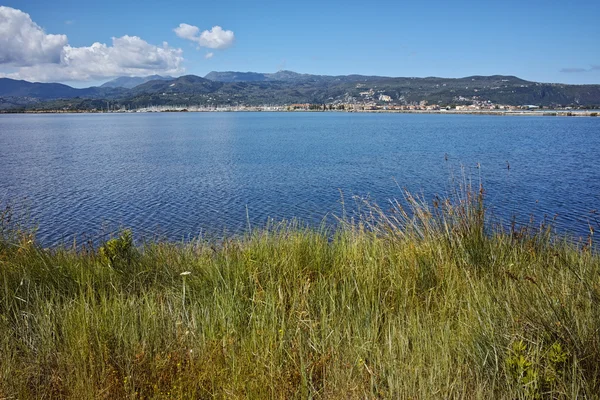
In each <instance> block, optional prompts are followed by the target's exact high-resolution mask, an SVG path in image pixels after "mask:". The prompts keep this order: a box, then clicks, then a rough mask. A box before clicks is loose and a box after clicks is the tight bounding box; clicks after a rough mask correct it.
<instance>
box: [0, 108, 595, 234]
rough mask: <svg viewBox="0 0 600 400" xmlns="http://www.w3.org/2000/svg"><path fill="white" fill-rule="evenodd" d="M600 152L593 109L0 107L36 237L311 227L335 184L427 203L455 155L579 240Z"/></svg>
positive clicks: (348, 191) (9, 194)
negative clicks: (529, 112)
mask: <svg viewBox="0 0 600 400" xmlns="http://www.w3.org/2000/svg"><path fill="white" fill-rule="evenodd" d="M598 149H600V118H597V119H596V118H561V117H500V116H470V115H416V114H347V113H177V114H168V113H163V114H89V115H2V116H0V202H7V201H11V202H13V203H17V204H23V205H25V206H26V207H27V209H28V210H29V213H30V216H31V217H32V218H33V220H34V221H35V222H36V223H37V224H38V226H39V231H38V238H39V239H41V241H42V243H44V244H47V245H51V244H56V243H60V242H63V241H71V240H73V235H75V234H77V235H82V234H86V235H88V236H89V237H91V238H98V237H103V236H101V235H102V234H103V233H106V232H111V231H114V230H116V229H118V228H119V227H130V228H133V230H134V232H135V233H136V234H138V235H142V236H146V237H149V236H152V235H155V234H158V235H160V236H162V237H166V238H169V239H171V240H180V239H189V238H193V237H197V236H198V235H200V234H202V235H211V236H214V235H217V236H222V235H223V233H228V234H232V233H239V232H241V231H243V230H244V229H245V227H247V225H248V219H247V216H248V217H249V221H250V223H251V224H252V225H254V226H264V224H265V223H266V221H267V219H268V218H274V219H275V220H280V219H283V218H294V217H295V218H298V219H300V220H303V221H305V222H308V223H311V224H318V223H319V222H320V221H321V220H322V219H323V217H325V216H326V215H328V214H329V215H330V214H331V213H333V214H337V215H339V214H341V209H342V207H341V201H340V200H341V195H340V193H343V194H344V198H345V200H346V207H347V208H348V207H351V205H352V201H351V200H350V199H352V196H360V197H365V196H370V197H371V198H372V199H374V200H376V201H377V202H378V203H379V204H381V205H383V206H384V208H385V204H386V202H387V200H389V199H390V198H400V197H402V190H401V188H404V187H405V188H407V189H408V190H411V191H413V192H420V193H423V194H424V196H425V197H426V198H428V199H430V198H431V196H433V194H435V193H438V194H445V193H447V192H448V190H450V189H451V184H450V183H449V180H450V176H451V174H452V173H454V174H455V175H456V174H458V173H460V165H463V166H464V169H465V172H466V173H467V175H470V176H471V177H473V179H476V180H477V179H479V177H481V179H482V181H483V183H484V186H485V188H486V190H487V198H488V205H490V206H491V207H492V209H493V212H494V215H496V216H497V217H498V218H502V219H504V220H508V219H509V218H510V216H512V215H516V216H517V218H518V219H519V220H521V221H527V220H528V219H529V217H530V215H534V216H535V217H536V218H537V219H538V220H539V219H541V218H542V217H543V216H544V215H548V216H550V217H552V216H554V215H555V214H558V216H557V219H556V226H557V229H559V230H561V231H566V232H569V233H571V234H573V235H576V236H586V235H587V234H588V232H589V228H588V223H591V224H592V225H596V226H597V220H595V219H594V214H590V211H591V210H593V209H600V155H599V153H598ZM446 155H447V158H448V161H446ZM507 162H508V163H509V164H510V169H508V168H507ZM477 163H479V164H480V166H481V167H480V169H477V168H476V165H477ZM596 218H597V217H596ZM328 220H329V221H332V222H333V219H332V218H331V217H329V219H328ZM78 237H81V236H78Z"/></svg>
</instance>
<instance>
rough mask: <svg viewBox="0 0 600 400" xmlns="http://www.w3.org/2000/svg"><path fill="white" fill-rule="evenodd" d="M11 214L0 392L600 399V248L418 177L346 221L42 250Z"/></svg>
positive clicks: (2, 292) (0, 224)
mask: <svg viewBox="0 0 600 400" xmlns="http://www.w3.org/2000/svg"><path fill="white" fill-rule="evenodd" d="M10 214H11V213H10V212H9V211H7V212H5V213H4V214H2V215H1V217H0V233H1V236H0V354H1V356H0V398H77V399H86V398H90V399H92V398H93V399H97V398H106V399H113V398H115V399H116V398H227V399H232V398H281V399H289V398H302V399H306V398H344V399H352V398H357V399H359V398H360V399H364V398H422V399H429V398H440V399H441V398H443V399H446V398H481V399H489V398H506V399H515V398H578V397H582V398H598V393H600V363H599V362H598V360H600V335H599V334H598V332H599V329H600V257H599V256H598V254H597V252H595V251H594V248H593V245H591V246H590V245H583V244H582V243H573V242H571V241H568V240H566V239H564V238H562V237H560V236H558V235H556V234H554V233H552V231H551V229H549V228H547V227H545V228H541V229H540V228H536V229H533V228H532V227H528V228H527V229H520V230H517V229H504V228H502V227H500V226H496V225H494V224H493V223H491V222H490V221H489V218H488V216H487V214H486V208H485V201H484V191H483V189H482V188H481V187H480V186H477V187H474V188H473V187H471V186H470V185H465V186H464V187H461V188H459V190H457V191H456V192H455V193H454V194H453V195H452V196H450V197H449V198H444V199H441V198H436V199H434V201H433V202H427V201H424V200H423V199H422V198H420V197H418V196H413V195H411V194H409V193H406V195H405V198H404V200H403V201H402V202H394V203H393V204H392V209H391V210H383V209H382V208H380V207H377V206H375V205H373V204H367V206H366V207H364V208H363V213H362V217H361V218H357V219H354V220H349V219H344V220H342V221H340V223H339V224H337V226H336V227H335V228H327V227H326V226H323V227H320V228H310V227H306V226H303V225H302V224H299V223H297V222H281V223H279V224H271V225H269V226H267V227H265V228H262V229H255V230H253V231H251V232H249V233H248V234H246V235H244V236H240V237H233V238H225V239H223V240H221V241H219V242H218V243H217V242H214V241H203V240H197V241H193V242H189V243H168V242H160V241H155V242H148V243H144V244H143V245H141V246H137V247H136V246H134V244H133V241H132V240H131V233H130V232H127V231H125V232H122V233H121V234H120V235H119V236H118V237H116V238H114V239H112V240H110V241H108V242H106V243H104V244H103V245H102V246H101V247H100V248H91V247H84V248H67V247H57V248H52V249H45V248H42V247H41V246H40V245H39V244H38V243H37V242H36V241H35V238H34V236H33V235H32V232H31V231H29V230H27V229H24V228H23V226H21V225H18V224H16V225H15V223H14V221H12V220H11V219H10Z"/></svg>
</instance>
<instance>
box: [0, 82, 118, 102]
mask: <svg viewBox="0 0 600 400" xmlns="http://www.w3.org/2000/svg"><path fill="white" fill-rule="evenodd" d="M124 91H126V89H122V88H100V87H89V88H83V89H76V88H73V87H71V86H68V85H63V84H61V83H39V82H27V81H22V80H14V79H9V78H0V109H10V108H15V107H25V106H28V105H31V104H37V103H40V102H44V101H48V100H56V99H74V98H86V99H107V98H108V99H111V98H115V97H118V96H121V95H122V94H123V93H124Z"/></svg>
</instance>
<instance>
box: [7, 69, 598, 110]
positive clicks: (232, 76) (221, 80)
mask: <svg viewBox="0 0 600 400" xmlns="http://www.w3.org/2000/svg"><path fill="white" fill-rule="evenodd" d="M153 78H156V79H153ZM136 79H142V80H146V79H150V80H148V81H146V82H143V83H141V84H138V85H136V86H134V87H132V88H124V87H111V86H110V85H113V84H114V85H128V86H131V85H134V84H135V83H136V81H135V80H136ZM111 82H112V83H110V82H107V84H110V85H108V86H106V85H107V84H104V85H103V86H102V87H91V88H85V89H75V88H72V87H70V86H67V85H62V84H57V83H31V82H26V81H16V80H12V79H7V78H3V79H0V109H11V108H23V107H25V108H34V109H55V108H64V107H74V108H76V109H93V108H96V109H98V108H103V107H105V106H106V105H104V106H102V104H103V102H104V104H105V103H106V102H107V101H108V102H110V104H111V105H112V107H127V108H136V107H144V106H148V105H212V106H215V105H265V104H270V105H285V104H293V103H313V104H325V103H328V104H331V103H365V102H370V103H379V104H384V103H383V100H382V99H386V100H387V101H386V102H385V104H411V103H417V102H420V101H423V100H425V101H428V102H429V103H430V104H432V103H435V104H442V105H447V104H468V103H469V102H473V101H490V102H492V103H495V104H509V105H526V104H527V105H529V104H534V105H541V106H561V105H562V106H566V105H575V106H600V85H565V84H556V83H539V82H530V81H526V80H523V79H520V78H517V77H515V76H503V75H493V76H469V77H465V78H456V79H454V78H438V77H427V78H407V77H397V78H393V77H384V76H364V75H343V76H327V75H310V74H299V73H296V72H292V71H279V72H276V73H257V72H233V71H228V72H211V73H209V74H207V75H206V77H204V78H202V77H199V76H195V75H186V76H181V77H179V78H169V77H162V76H156V75H155V76H150V77H144V78H118V79H116V80H113V81H111ZM59 99H61V100H60V101H58V100H59ZM75 99H79V100H77V101H75ZM99 105H100V106H101V107H100V106H99Z"/></svg>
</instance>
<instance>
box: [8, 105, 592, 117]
mask: <svg viewBox="0 0 600 400" xmlns="http://www.w3.org/2000/svg"><path fill="white" fill-rule="evenodd" d="M188 112H190V113H225V112H233V113H238V112H252V113H254V112H267V113H268V112H272V113H358V114H363V113H364V114H368V113H370V114H443V115H496V116H536V117H539V116H544V117H598V116H599V115H600V110H585V111H584V110H548V111H526V110H522V111H506V110H497V111H496V110H477V111H474V110H470V111H466V110H465V111H463V110H461V111H455V110H263V109H259V108H258V107H257V108H256V109H243V110H232V109H207V110H193V111H190V110H187V109H182V110H163V111H109V112H107V111H91V110H82V111H76V110H35V111H33V110H28V111H10V110H1V111H0V114H140V113H144V114H151V113H157V114H159V113H188Z"/></svg>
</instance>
